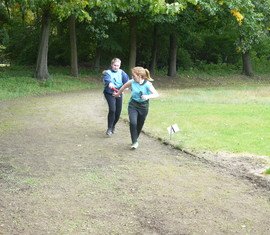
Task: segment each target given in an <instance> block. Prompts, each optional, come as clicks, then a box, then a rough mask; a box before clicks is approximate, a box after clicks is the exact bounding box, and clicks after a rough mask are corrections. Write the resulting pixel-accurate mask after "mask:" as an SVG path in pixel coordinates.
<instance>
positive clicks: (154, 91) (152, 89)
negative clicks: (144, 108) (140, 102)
mask: <svg viewBox="0 0 270 235" xmlns="http://www.w3.org/2000/svg"><path fill="white" fill-rule="evenodd" d="M149 90H150V91H151V93H152V94H150V95H142V97H141V98H142V99H144V100H149V99H152V98H157V97H159V94H158V92H157V90H156V89H155V87H154V86H153V85H151V86H150V87H149Z"/></svg>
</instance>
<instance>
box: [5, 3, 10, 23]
mask: <svg viewBox="0 0 270 235" xmlns="http://www.w3.org/2000/svg"><path fill="white" fill-rule="evenodd" d="M8 2H9V1H8V0H5V7H6V10H7V13H8V18H9V19H11V14H10V10H9V5H8Z"/></svg>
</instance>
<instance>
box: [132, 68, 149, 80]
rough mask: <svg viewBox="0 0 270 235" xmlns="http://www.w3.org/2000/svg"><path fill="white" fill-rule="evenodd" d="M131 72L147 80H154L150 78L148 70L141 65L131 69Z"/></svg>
mask: <svg viewBox="0 0 270 235" xmlns="http://www.w3.org/2000/svg"><path fill="white" fill-rule="evenodd" d="M131 72H132V73H135V74H137V75H139V76H141V77H142V78H143V79H146V80H147V81H154V79H152V78H151V75H150V72H149V70H148V69H145V68H143V67H134V68H132V69H131Z"/></svg>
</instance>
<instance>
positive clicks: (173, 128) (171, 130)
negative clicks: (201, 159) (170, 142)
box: [167, 124, 180, 139]
mask: <svg viewBox="0 0 270 235" xmlns="http://www.w3.org/2000/svg"><path fill="white" fill-rule="evenodd" d="M167 130H168V132H169V135H170V139H171V137H172V134H174V133H176V132H178V131H180V129H179V127H178V125H177V124H173V125H171V126H169V127H168V128H167Z"/></svg>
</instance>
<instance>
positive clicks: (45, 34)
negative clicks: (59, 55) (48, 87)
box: [35, 10, 51, 80]
mask: <svg viewBox="0 0 270 235" xmlns="http://www.w3.org/2000/svg"><path fill="white" fill-rule="evenodd" d="M50 22H51V16H50V12H49V11H48V10H45V11H43V14H42V29H41V34H42V35H41V40H40V44H39V49H38V58H37V66H36V72H35V77H36V78H37V79H38V80H47V79H48V78H49V72H48V46H49V35H50Z"/></svg>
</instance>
